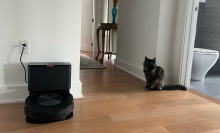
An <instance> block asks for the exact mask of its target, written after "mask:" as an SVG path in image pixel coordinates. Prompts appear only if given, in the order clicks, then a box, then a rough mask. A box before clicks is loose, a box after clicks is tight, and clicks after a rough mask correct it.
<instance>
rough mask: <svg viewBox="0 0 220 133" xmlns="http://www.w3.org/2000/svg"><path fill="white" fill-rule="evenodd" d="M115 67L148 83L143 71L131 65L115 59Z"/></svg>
mask: <svg viewBox="0 0 220 133" xmlns="http://www.w3.org/2000/svg"><path fill="white" fill-rule="evenodd" d="M115 66H116V67H118V68H120V69H122V70H124V71H126V72H128V73H130V74H131V75H133V76H135V77H137V78H139V79H140V80H142V81H146V79H145V76H144V73H143V69H140V68H138V67H135V66H133V65H130V64H128V63H126V62H123V61H121V60H118V59H115Z"/></svg>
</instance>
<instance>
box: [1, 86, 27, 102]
mask: <svg viewBox="0 0 220 133" xmlns="http://www.w3.org/2000/svg"><path fill="white" fill-rule="evenodd" d="M28 96H29V92H28V87H27V86H13V87H2V88H1V93H0V104H1V103H10V102H12V103H16V102H24V100H25V98H27V97H28Z"/></svg>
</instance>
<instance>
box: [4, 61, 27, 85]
mask: <svg viewBox="0 0 220 133" xmlns="http://www.w3.org/2000/svg"><path fill="white" fill-rule="evenodd" d="M27 65H28V63H24V66H25V68H26V70H27V73H28V68H27ZM27 75H28V74H27ZM27 79H28V76H27ZM4 85H5V86H27V83H26V82H25V72H24V69H23V67H22V65H21V64H20V63H13V64H5V65H4Z"/></svg>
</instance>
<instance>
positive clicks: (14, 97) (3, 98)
mask: <svg viewBox="0 0 220 133" xmlns="http://www.w3.org/2000/svg"><path fill="white" fill-rule="evenodd" d="M70 93H71V94H72V95H73V98H83V95H82V83H81V82H80V81H76V82H72V83H71V89H70ZM28 95H29V92H28V86H26V85H24V86H16V85H11V86H0V104H9V103H23V102H24V101H25V99H26V98H27V97H28Z"/></svg>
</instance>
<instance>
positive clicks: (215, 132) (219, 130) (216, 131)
mask: <svg viewBox="0 0 220 133" xmlns="http://www.w3.org/2000/svg"><path fill="white" fill-rule="evenodd" d="M202 133H220V129H217V130H212V131H207V132H202Z"/></svg>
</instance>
